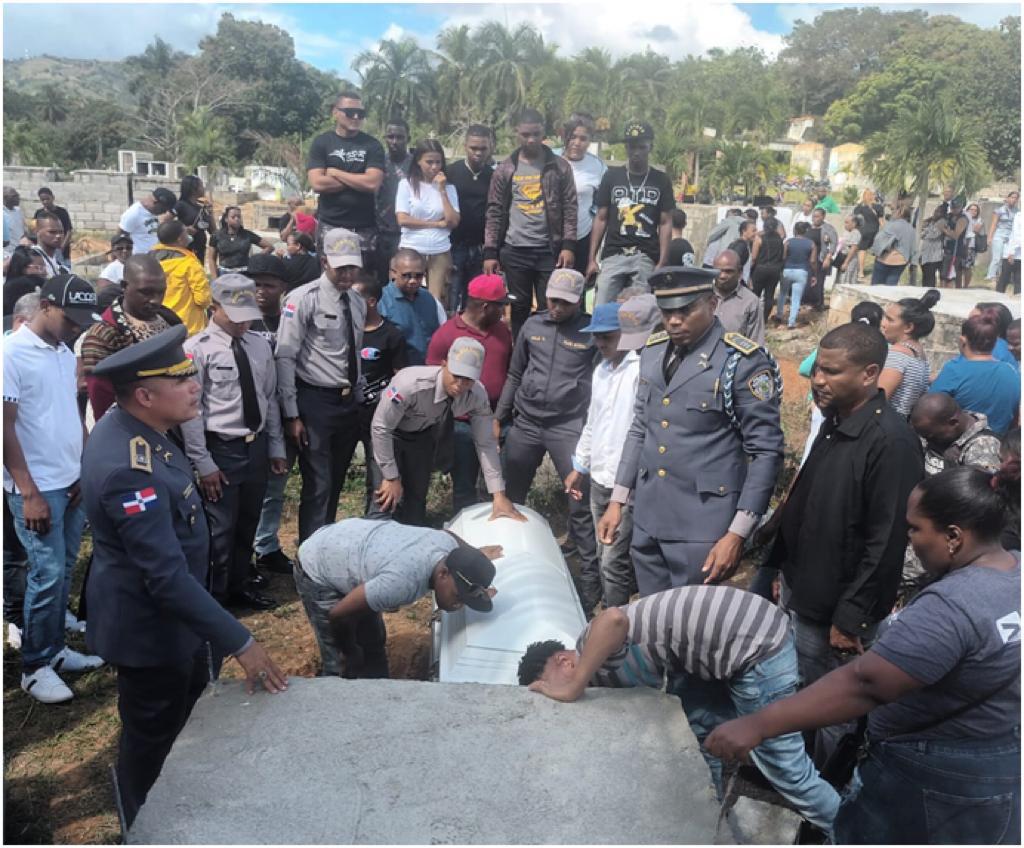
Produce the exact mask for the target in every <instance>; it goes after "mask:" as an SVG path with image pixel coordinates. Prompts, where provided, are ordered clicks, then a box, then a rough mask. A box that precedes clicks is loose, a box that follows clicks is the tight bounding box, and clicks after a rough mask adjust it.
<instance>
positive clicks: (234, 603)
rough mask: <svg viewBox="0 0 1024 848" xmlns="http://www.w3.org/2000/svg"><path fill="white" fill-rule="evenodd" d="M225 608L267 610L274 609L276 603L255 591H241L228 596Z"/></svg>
mask: <svg viewBox="0 0 1024 848" xmlns="http://www.w3.org/2000/svg"><path fill="white" fill-rule="evenodd" d="M225 606H228V607H249V608H250V609H257V610H268V609H273V608H274V607H276V606H277V601H275V600H274V599H273V598H268V597H267V596H266V595H264V594H262V593H260V592H257V591H256V590H255V589H243V590H242V591H241V592H235V593H233V594H231V595H228V597H227V601H226V602H225Z"/></svg>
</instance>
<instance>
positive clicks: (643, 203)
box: [594, 165, 675, 262]
mask: <svg viewBox="0 0 1024 848" xmlns="http://www.w3.org/2000/svg"><path fill="white" fill-rule="evenodd" d="M594 202H595V203H596V204H597V207H598V208H599V209H600V208H603V207H606V206H607V207H608V229H607V230H606V231H605V237H604V251H603V252H602V254H601V258H602V259H604V258H607V257H609V256H615V255H617V254H619V253H622V252H623V251H624V250H625V249H626V248H630V247H636V248H639V249H640V250H641V251H642V252H643V253H645V254H646V255H647V256H649V257H650V258H651V259H652V260H653V261H654V262H657V261H658V259H659V257H660V254H661V244H660V243H659V241H658V226H659V225H660V224H661V213H662V212H670V211H671V210H672V209H673V208H674V207H675V201H674V200H673V199H672V183H670V182H669V179H668V177H666V176H665V174H664V173H663V172H662V171H659V170H657V169H656V168H651V169H650V170H649V171H648V172H647V176H646V177H643V176H636V175H633V174H630V173H629V172H628V170H627V168H626V167H625V166H622V165H618V166H616V167H614V168H609V169H608V171H607V172H606V173H605V175H604V177H603V178H602V179H601V185H600V186H598V188H597V194H596V195H595V196H594Z"/></svg>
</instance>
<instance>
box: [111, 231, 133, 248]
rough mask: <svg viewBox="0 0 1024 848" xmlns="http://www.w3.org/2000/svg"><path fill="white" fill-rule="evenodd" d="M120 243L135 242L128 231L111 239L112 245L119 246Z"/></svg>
mask: <svg viewBox="0 0 1024 848" xmlns="http://www.w3.org/2000/svg"><path fill="white" fill-rule="evenodd" d="M119 244H134V242H133V241H132V237H131V236H130V235H128V233H118V234H117V235H116V236H114V237H113V238H111V239H110V246H111V247H117V245H119Z"/></svg>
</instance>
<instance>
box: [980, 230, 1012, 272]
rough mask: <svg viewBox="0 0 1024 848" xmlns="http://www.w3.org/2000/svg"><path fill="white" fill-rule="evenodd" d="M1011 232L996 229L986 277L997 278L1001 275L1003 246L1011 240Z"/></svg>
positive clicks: (989, 252) (990, 248)
mask: <svg viewBox="0 0 1024 848" xmlns="http://www.w3.org/2000/svg"><path fill="white" fill-rule="evenodd" d="M1009 238H1010V234H1009V233H1001V232H999V230H996V231H995V233H994V234H993V236H992V244H991V246H990V247H989V249H988V256H989V259H988V270H987V271H986V272H985V279H987V280H995V279H998V277H999V270H1000V265H1001V264H1002V261H1003V248H1004V247H1006V242H1007V241H1008V240H1009Z"/></svg>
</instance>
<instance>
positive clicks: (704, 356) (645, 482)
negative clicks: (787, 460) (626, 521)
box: [612, 318, 783, 542]
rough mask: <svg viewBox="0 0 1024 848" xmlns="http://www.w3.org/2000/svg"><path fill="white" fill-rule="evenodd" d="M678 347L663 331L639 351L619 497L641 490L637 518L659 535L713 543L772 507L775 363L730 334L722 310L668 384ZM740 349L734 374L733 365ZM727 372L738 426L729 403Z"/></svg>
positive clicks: (778, 445) (778, 437) (778, 458)
mask: <svg viewBox="0 0 1024 848" xmlns="http://www.w3.org/2000/svg"><path fill="white" fill-rule="evenodd" d="M671 348H672V344H671V342H670V341H669V340H668V335H667V333H664V332H662V333H658V334H656V335H655V336H652V337H651V339H650V340H649V341H648V343H647V347H646V348H645V349H644V350H643V352H642V353H641V356H640V380H639V384H638V386H637V397H636V407H635V412H634V418H633V424H632V426H631V427H630V429H629V434H628V436H627V437H626V444H625V447H624V448H623V451H622V459H621V461H620V463H619V469H618V472H617V474H616V476H615V483H616V485H615V487H614V489H613V491H612V500H613V501H617V502H619V503H624V502H625V501H626V500H627V499H628V496H629V491H630V490H631V489H632V490H634V497H635V504H634V508H633V520H634V522H635V523H636V524H637V525H638V526H639V527H641V528H642V529H643V530H644V531H645V532H646V533H647V534H648V535H650V536H652V537H653V538H656V539H663V540H674V541H686V542H714V541H717V540H718V539H720V538H721V537H722V536H724V535H725V533H726V531H728V530H729V529H730V528H731V527H732V528H733V529H734V530H735V531H736V532H739V533H740V535H744V536H746V535H747V534H748V533H749V532H750V531H751V530H753V525H754V524H755V522H756V519H755V518H754V517H753V516H760V515H763V514H764V512H765V511H766V510H767V508H768V501H769V498H770V497H771V494H772V491H773V490H774V488H775V482H776V479H777V478H778V474H779V469H780V468H781V465H782V450H783V437H782V428H781V427H780V424H779V397H778V393H779V392H778V385H777V382H776V379H775V373H774V370H773V368H772V365H771V363H770V361H769V359H768V358H767V356H766V355H765V353H764V351H763V350H762V349H761V348H760V347H759V346H758V345H756V344H755V343H754V342H752V341H750V339H747V338H746V337H744V336H740V335H738V334H736V333H726V332H725V331H724V329H723V328H722V325H721V323H720V322H719V321H718V319H717V318H716V319H715V321H714V323H713V324H712V326H711V329H710V330H708V332H707V333H705V335H704V337H703V338H702V339H700V340H699V341H698V342H697V343H696V344H695V345H694V347H693V349H692V350H690V351H688V352H687V353H686V355H685V356H684V358H683V360H682V361H681V362H680V363H679V367H678V370H677V371H676V373H675V374H674V375H673V377H672V380H671V381H670V382H669V384H668V385H666V384H665V378H664V368H663V366H664V363H665V360H666V357H667V355H668V354H669V351H670V350H671ZM737 352H738V353H739V356H738V361H736V362H735V367H736V370H735V374H734V375H730V374H729V373H728V369H727V365H728V364H729V360H730V357H731V355H732V354H736V353H737ZM727 379H731V383H732V391H731V395H732V401H733V410H734V417H735V424H734V423H733V420H732V416H730V414H729V411H728V409H727V408H726V403H727V397H726V392H725V390H724V389H725V385H724V384H725V381H726V380H727ZM737 511H741V512H742V513H751V514H753V515H747V516H744V515H738V514H737ZM734 521H735V522H736V524H735V526H734ZM740 528H742V529H740Z"/></svg>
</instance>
